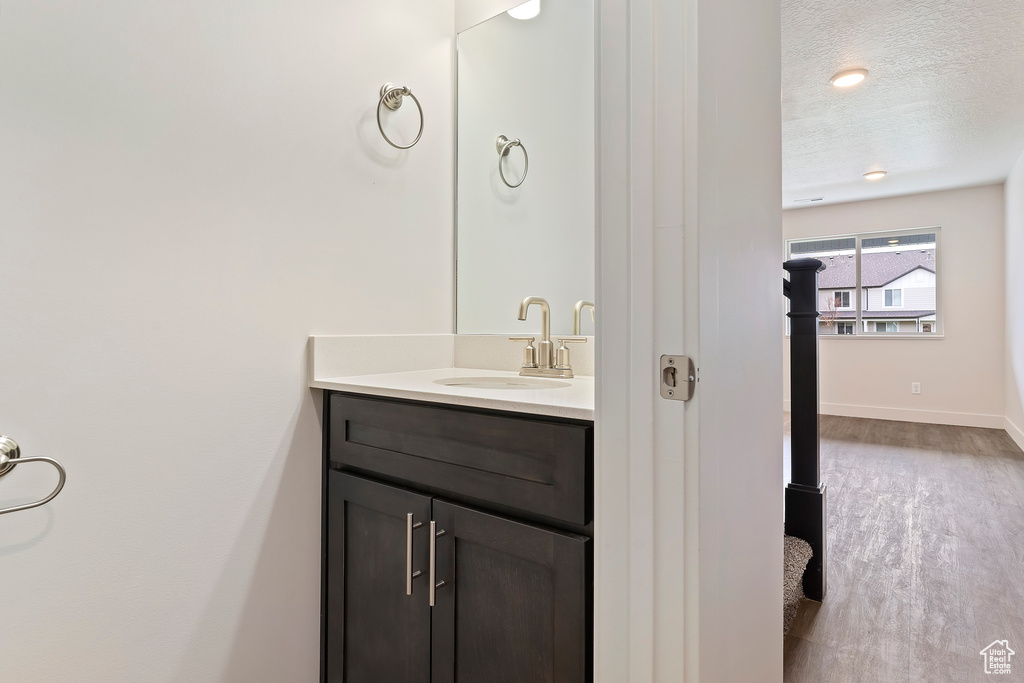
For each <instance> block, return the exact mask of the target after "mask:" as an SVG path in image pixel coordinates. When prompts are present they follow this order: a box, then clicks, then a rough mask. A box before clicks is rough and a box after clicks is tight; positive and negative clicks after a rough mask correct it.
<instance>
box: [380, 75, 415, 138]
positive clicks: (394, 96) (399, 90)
mask: <svg viewBox="0 0 1024 683" xmlns="http://www.w3.org/2000/svg"><path fill="white" fill-rule="evenodd" d="M405 97H411V98H412V101H413V102H415V103H416V109H417V110H418V111H419V113H420V129H419V132H417V133H416V139H415V140H413V141H412V142H410V143H409V144H408V145H397V144H395V143H394V142H393V141H392V140H391V138H389V137H388V134H387V133H385V132H384V124H383V123H381V121H380V108H381V107H382V106H384V107H387V108H388V109H390V110H391V111H397V110H398V109H399V107H401V106H402V100H403V99H404V98H405ZM377 130H379V131H380V134H381V135H382V136H383V137H384V139H385V140H386V141H387V143H388V144H389V145H391V146H392V147H394V148H395V149H409V148H410V147H412V146H413V145H415V144H416V143H417V142H419V141H420V136H421V135H423V107H421V106H420V101H419V100H418V99H416V96H415V95H413V94H412V90H409V88H408V86H398V85H395V84H394V83H385V84H384V85H382V86H380V100H378V102H377Z"/></svg>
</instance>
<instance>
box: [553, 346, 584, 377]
mask: <svg viewBox="0 0 1024 683" xmlns="http://www.w3.org/2000/svg"><path fill="white" fill-rule="evenodd" d="M558 341H559V343H560V344H561V346H559V347H558V350H557V351H555V370H562V371H563V372H567V373H568V375H567V376H568V377H572V365H571V364H570V363H569V348H568V347H567V346H566V344H586V343H587V338H586V337H559V338H558Z"/></svg>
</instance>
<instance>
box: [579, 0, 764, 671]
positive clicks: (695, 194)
mask: <svg viewBox="0 0 1024 683" xmlns="http://www.w3.org/2000/svg"><path fill="white" fill-rule="evenodd" d="M596 6H597V22H596V24H597V41H596V51H597V79H598V83H597V100H598V116H597V129H596V136H597V140H596V143H597V156H596V160H597V226H596V230H597V233H596V259H597V260H596V270H595V273H596V279H597V282H596V296H597V308H598V311H597V312H598V319H597V341H598V344H597V350H596V358H595V361H596V378H597V392H596V397H595V398H596V405H595V407H596V416H597V422H596V433H595V458H596V460H595V530H594V531H595V536H594V541H595V548H594V555H595V615H594V616H595V619H594V622H595V623H594V629H595V634H594V650H595V652H594V663H595V680H596V681H597V682H598V683H627V682H628V683H647V682H648V681H654V682H656V683H662V682H665V683H669V682H671V683H679V682H680V681H683V682H684V683H697V682H698V681H709V682H711V681H714V682H717V681H721V682H722V683H726V682H729V683H731V682H732V681H745V680H755V679H756V680H759V681H773V680H778V681H781V677H782V666H781V663H782V657H781V655H782V649H781V648H782V645H781V643H782V640H781V615H779V614H778V613H777V612H778V610H777V609H776V606H775V603H776V602H778V603H779V605H781V564H782V562H781V560H782V558H781V554H782V530H781V529H782V491H783V488H782V420H781V415H779V413H780V412H781V397H782V378H781V365H782V349H781V335H780V334H779V330H780V327H779V325H780V324H781V323H780V322H779V321H780V320H781V316H782V303H781V302H782V294H781V279H782V269H781V260H778V259H777V256H778V253H779V251H780V245H781V244H782V241H781V240H782V231H781V169H780V166H781V119H780V110H781V104H780V95H779V90H780V60H781V51H780V44H779V43H780V36H781V27H780V24H779V13H780V8H779V3H777V2H770V3H766V2H764V0H683V2H682V3H680V2H679V0H675V1H674V2H673V1H672V0H597V5H596ZM736 17H743V21H739V22H737V21H736ZM684 200H685V201H684ZM740 285H742V287H741V286H740ZM748 291H749V292H751V293H752V294H751V295H750V297H752V298H750V299H749V300H748V299H747V298H744V297H745V296H747V295H745V294H744V292H748ZM748 309H749V310H748ZM702 350H703V351H705V353H703V354H702V353H701V352H702ZM776 351H777V353H776ZM662 353H683V354H686V355H689V356H691V357H692V358H694V360H695V362H696V363H697V365H698V367H700V366H702V365H705V366H707V367H706V368H701V369H702V370H706V372H702V375H701V376H702V379H703V380H704V381H703V382H702V383H701V384H698V387H697V391H696V394H695V397H694V399H692V400H691V401H690V402H689V403H686V404H682V403H679V402H675V401H664V400H662V399H660V398H657V390H656V389H657V387H656V372H657V367H658V358H659V356H660V355H661V354H662ZM709 380H710V382H709ZM776 396H777V399H776V398H775V397H776ZM698 424H699V427H700V428H699V430H698ZM776 465H777V469H778V476H777V477H776V476H774V470H775V469H776ZM776 597H778V600H777V601H776ZM741 605H742V606H744V607H743V608H742V609H740V608H739V606H741ZM779 609H781V608H779ZM741 615H742V616H741ZM730 634H732V635H736V634H742V638H741V640H742V641H743V644H742V645H740V646H739V648H740V650H739V651H736V652H732V653H731V654H730V657H729V658H728V659H727V660H726V661H723V660H722V659H721V657H719V656H718V654H719V653H721V652H724V651H726V646H727V645H728V642H727V641H729V640H730ZM736 645H737V644H736V643H732V646H733V647H735V646H736ZM701 652H703V653H704V656H703V657H701V656H700V654H701ZM702 662H703V664H704V666H703V667H702V666H701V664H702ZM755 672H756V673H755Z"/></svg>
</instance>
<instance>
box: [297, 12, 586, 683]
mask: <svg viewBox="0 0 1024 683" xmlns="http://www.w3.org/2000/svg"><path fill="white" fill-rule="evenodd" d="M456 4H457V7H456V17H457V19H456V27H457V29H458V31H459V34H458V54H457V64H456V66H457V73H458V88H457V92H458V102H457V112H456V113H457V123H458V125H457V127H456V129H457V143H458V144H457V145H456V149H455V150H453V152H454V153H455V154H456V159H457V170H458V173H457V195H458V201H457V202H456V203H455V205H454V209H455V214H456V216H457V219H458V220H457V231H456V234H457V240H456V245H455V246H456V249H457V263H458V273H457V278H456V290H457V292H456V294H457V296H456V302H455V311H454V313H455V316H454V317H455V319H456V326H455V331H457V334H448V335H394V336H378V337H365V338H361V337H335V338H332V337H319V338H313V339H312V340H311V347H310V358H311V361H312V366H311V368H310V370H311V372H310V380H311V381H310V386H311V387H314V388H318V389H323V390H324V397H323V432H324V433H323V443H324V452H323V461H324V465H323V466H324V517H323V524H324V541H323V577H324V585H323V634H322V656H323V661H322V671H323V677H324V679H325V680H326V681H330V682H332V683H333V682H339V683H340V682H341V681H345V682H346V683H428V682H432V683H455V681H460V682H463V683H506V682H507V683H587V682H589V681H591V680H592V679H593V671H592V661H593V652H592V650H593V646H592V642H593V637H592V633H593V618H592V615H593V540H592V538H593V533H592V532H593V518H594V493H593V492H594V445H593V444H594V379H593V374H594V370H593V368H594V362H593V358H594V353H593V347H594V339H593V337H584V336H581V335H585V334H588V333H589V334H592V330H593V329H594V328H593V323H594V318H593V316H590V317H589V319H587V318H585V317H584V316H582V315H581V314H582V312H583V311H584V310H586V309H587V308H588V307H589V309H590V310H591V312H593V308H594V304H593V303H592V302H594V301H595V298H594V294H595V287H594V212H595V205H596V201H595V196H594V187H595V181H594V178H595V172H594V168H595V166H594V156H595V150H594V135H595V133H594V130H595V123H594V121H595V118H594V102H595V92H594V83H595V68H594V8H593V3H592V2H590V0H578V1H577V0H573V1H568V0H566V1H555V0H545V2H544V7H543V9H542V10H540V11H533V10H536V9H537V8H538V6H539V2H533V3H527V4H531V5H533V10H531V11H529V12H524V11H519V10H525V9H529V8H526V7H523V8H518V5H521V4H523V3H522V0H518V1H517V0H508V2H506V3H485V4H481V3H473V2H467V1H466V0H458V1H457V3H456ZM514 8H518V9H517V11H514V12H513V11H509V12H506V11H504V10H512V9H514ZM553 64H557V65H558V68H557V69H552V65H553ZM385 87H386V86H385ZM385 97H386V92H382V95H381V101H382V102H383V101H384V99H385ZM424 101H426V100H424ZM417 102H418V101H417ZM379 109H380V106H379V105H378V115H379ZM378 120H379V119H378ZM421 121H422V119H421ZM381 132H382V133H383V129H382V131H381ZM527 150H529V152H528V151H527ZM411 153H413V154H414V153H415V150H413V151H412V152H411ZM531 154H532V155H533V165H532V167H531V166H530V160H529V155H531ZM517 307H518V310H517ZM531 311H532V315H530V312H531ZM538 314H539V315H538ZM598 314H599V313H598ZM510 337H512V340H511V341H510V339H509V338H510ZM534 342H536V346H534ZM556 344H560V346H557V347H556ZM567 344H571V345H572V348H571V350H570V347H569V346H567ZM521 375H522V376H521Z"/></svg>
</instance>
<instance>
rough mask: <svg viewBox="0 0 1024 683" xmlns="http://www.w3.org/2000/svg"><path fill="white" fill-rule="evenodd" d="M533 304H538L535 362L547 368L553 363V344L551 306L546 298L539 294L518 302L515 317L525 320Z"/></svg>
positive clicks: (544, 368)
mask: <svg viewBox="0 0 1024 683" xmlns="http://www.w3.org/2000/svg"><path fill="white" fill-rule="evenodd" d="M534 304H536V305H537V306H540V343H538V344H537V364H538V365H539V366H540V369H542V370H547V369H550V368H551V366H552V365H553V363H552V362H551V359H552V358H554V355H555V354H554V344H552V343H551V307H550V306H549V305H548V302H547V300H546V299H542V298H541V297H539V296H528V297H526V298H525V299H523V300H522V301H520V302H519V315H518V316H517V317H518V318H519V319H520V320H526V314H527V313H528V312H529V310H530V306H533V305H534Z"/></svg>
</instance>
